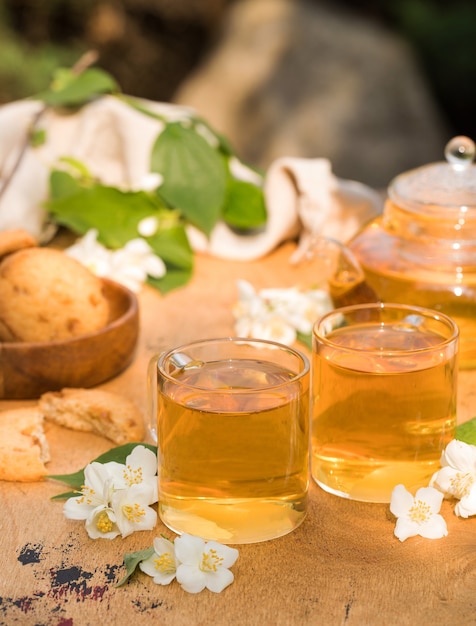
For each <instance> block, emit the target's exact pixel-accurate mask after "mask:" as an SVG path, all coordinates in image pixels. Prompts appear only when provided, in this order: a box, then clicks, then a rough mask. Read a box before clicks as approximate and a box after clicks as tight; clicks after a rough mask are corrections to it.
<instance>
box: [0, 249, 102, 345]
mask: <svg viewBox="0 0 476 626" xmlns="http://www.w3.org/2000/svg"><path fill="white" fill-rule="evenodd" d="M108 319H109V302H108V300H107V298H106V297H105V294H104V287H103V283H102V281H101V280H100V279H99V278H98V277H97V276H95V275H94V274H93V273H92V272H90V271H89V270H88V269H87V268H86V267H84V266H83V265H81V263H79V262H78V261H76V260H75V259H72V258H70V257H68V256H67V255H66V254H64V253H63V252H62V251H60V250H55V249H53V248H39V247H29V248H24V249H21V250H17V251H15V252H13V253H12V254H8V255H7V256H5V257H4V258H3V260H2V261H1V263H0V341H4V342H12V341H17V342H48V341H57V340H61V339H69V338H72V337H78V336H80V335H85V334H87V333H91V332H94V331H97V330H99V329H101V328H104V326H106V324H107V322H108Z"/></svg>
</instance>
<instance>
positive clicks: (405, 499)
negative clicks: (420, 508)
mask: <svg viewBox="0 0 476 626" xmlns="http://www.w3.org/2000/svg"><path fill="white" fill-rule="evenodd" d="M412 505H413V496H412V494H411V493H410V492H409V491H407V490H406V489H405V487H404V485H397V486H396V487H394V488H393V491H392V495H391V497H390V511H391V512H392V513H393V514H394V515H395V517H400V516H402V515H406V514H407V513H408V511H409V510H410V508H411V506H412Z"/></svg>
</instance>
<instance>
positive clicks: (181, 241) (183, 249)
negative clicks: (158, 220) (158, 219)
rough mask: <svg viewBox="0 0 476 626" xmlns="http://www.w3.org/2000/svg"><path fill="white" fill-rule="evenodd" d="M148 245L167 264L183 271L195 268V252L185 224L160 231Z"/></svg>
mask: <svg viewBox="0 0 476 626" xmlns="http://www.w3.org/2000/svg"><path fill="white" fill-rule="evenodd" d="M147 243H148V244H149V246H150V247H151V248H152V249H153V250H154V252H155V253H156V254H157V256H160V258H161V259H162V260H163V261H164V262H165V263H169V264H171V265H174V266H176V267H177V268H182V269H190V268H191V267H192V266H193V250H192V248H191V247H190V243H189V241H188V238H187V234H186V232H185V228H184V226H183V224H177V225H176V226H173V227H169V228H163V229H160V230H158V231H157V233H156V234H155V235H152V236H151V237H148V238H147Z"/></svg>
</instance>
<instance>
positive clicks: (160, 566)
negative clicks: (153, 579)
mask: <svg viewBox="0 0 476 626" xmlns="http://www.w3.org/2000/svg"><path fill="white" fill-rule="evenodd" d="M154 567H155V569H156V570H159V572H162V573H163V574H172V573H173V572H175V562H174V559H173V557H172V555H171V554H170V552H164V553H163V554H161V555H160V556H159V557H158V558H157V559H154Z"/></svg>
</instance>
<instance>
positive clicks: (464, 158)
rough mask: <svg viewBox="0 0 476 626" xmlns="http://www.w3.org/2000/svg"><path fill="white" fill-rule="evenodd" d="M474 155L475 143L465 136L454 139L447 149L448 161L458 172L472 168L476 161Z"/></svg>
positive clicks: (447, 145)
mask: <svg viewBox="0 0 476 626" xmlns="http://www.w3.org/2000/svg"><path fill="white" fill-rule="evenodd" d="M474 154H475V146H474V141H473V140H472V139H470V138H469V137H465V136H464V135H459V136H458V137H453V139H450V141H449V142H448V143H447V144H446V147H445V158H446V160H447V161H448V163H450V164H451V165H453V167H454V168H455V169H458V170H460V169H461V170H462V169H466V168H468V167H470V166H471V164H472V162H473V160H474Z"/></svg>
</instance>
